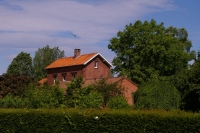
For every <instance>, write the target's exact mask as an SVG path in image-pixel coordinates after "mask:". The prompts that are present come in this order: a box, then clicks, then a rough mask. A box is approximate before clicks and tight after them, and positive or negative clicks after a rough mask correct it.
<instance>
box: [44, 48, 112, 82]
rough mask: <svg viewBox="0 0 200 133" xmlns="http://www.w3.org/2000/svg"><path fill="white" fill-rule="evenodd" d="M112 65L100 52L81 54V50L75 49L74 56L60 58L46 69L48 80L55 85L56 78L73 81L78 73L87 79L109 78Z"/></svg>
mask: <svg viewBox="0 0 200 133" xmlns="http://www.w3.org/2000/svg"><path fill="white" fill-rule="evenodd" d="M111 66H112V65H111V64H110V63H109V62H108V61H107V60H106V59H105V58H104V57H103V56H102V55H101V54H100V53H90V54H83V55H81V50H80V49H75V50H74V56H71V57H64V58H59V59H57V60H56V61H54V62H53V63H51V64H50V65H49V66H47V67H46V68H45V69H46V70H47V82H48V84H49V85H53V84H54V83H55V81H56V80H58V81H71V80H72V79H73V78H76V77H77V76H78V75H81V76H82V77H83V79H85V80H87V79H95V78H109V77H110V68H111Z"/></svg>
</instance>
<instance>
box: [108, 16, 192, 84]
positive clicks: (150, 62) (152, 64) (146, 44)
mask: <svg viewBox="0 0 200 133" xmlns="http://www.w3.org/2000/svg"><path fill="white" fill-rule="evenodd" d="M191 46H192V43H191V41H190V40H189V39H188V33H187V31H186V30H185V29H184V28H180V29H179V28H175V27H172V26H170V27H168V28H166V27H164V23H160V24H157V23H156V21H155V20H151V21H150V22H148V21H144V22H143V23H142V22H141V21H140V20H138V21H136V22H135V24H129V25H126V26H125V29H124V30H123V31H119V32H118V33H117V36H116V37H114V38H112V39H111V40H110V43H109V44H108V48H109V49H110V50H112V51H114V52H115V53H116V57H115V58H114V59H113V61H112V63H113V65H114V69H113V70H112V71H113V72H114V73H118V74H119V75H123V76H126V77H129V78H130V79H132V81H134V82H136V83H138V84H140V83H143V82H144V81H147V80H148V79H149V78H150V77H151V75H152V74H153V73H157V74H158V75H159V76H174V75H177V74H179V73H180V72H181V71H182V70H183V69H187V68H188V61H189V60H190V59H191V58H192V57H194V56H192V55H193V53H194V52H191V51H190V48H191Z"/></svg>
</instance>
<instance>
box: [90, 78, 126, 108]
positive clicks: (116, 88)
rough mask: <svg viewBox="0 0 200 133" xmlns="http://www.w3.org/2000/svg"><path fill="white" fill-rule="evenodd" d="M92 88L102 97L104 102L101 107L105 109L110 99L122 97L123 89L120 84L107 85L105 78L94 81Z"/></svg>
mask: <svg viewBox="0 0 200 133" xmlns="http://www.w3.org/2000/svg"><path fill="white" fill-rule="evenodd" d="M93 87H94V90H95V91H97V92H98V93H100V94H101V95H102V97H103V101H104V103H103V107H106V105H107V103H108V101H109V100H110V98H111V97H114V96H117V95H122V94H123V91H124V88H123V87H122V86H121V85H120V84H118V83H117V82H115V83H107V79H105V78H103V79H101V80H99V81H96V83H95V84H94V85H93Z"/></svg>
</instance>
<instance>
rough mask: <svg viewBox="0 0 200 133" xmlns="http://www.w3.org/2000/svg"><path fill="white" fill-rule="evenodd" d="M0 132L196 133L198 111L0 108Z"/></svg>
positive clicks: (199, 126) (199, 115) (199, 118)
mask: <svg viewBox="0 0 200 133" xmlns="http://www.w3.org/2000/svg"><path fill="white" fill-rule="evenodd" d="M0 131H1V132H2V133H5V132H15V133H19V132H24V133H49V132H53V133H64V132H65V133H80V132H81V133H98V132H100V133H103V132H104V133H105V132H107V133H120V132H122V133H127V132H136V133H141V132H149V133H158V132H159V133H173V132H177V133H185V132H189V133H196V132H200V114H199V113H186V112H182V111H168V112H167V111H163V110H157V111H155V110H151V111H134V110H111V111H107V110H100V109H98V110H94V109H93V110H91V109H84V110H83V109H80V110H77V109H37V110H32V109H20V110H19V109H0Z"/></svg>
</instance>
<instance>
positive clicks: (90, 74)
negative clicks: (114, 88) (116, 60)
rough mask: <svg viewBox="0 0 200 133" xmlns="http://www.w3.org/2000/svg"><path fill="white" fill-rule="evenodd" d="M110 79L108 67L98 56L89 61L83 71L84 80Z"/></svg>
mask: <svg viewBox="0 0 200 133" xmlns="http://www.w3.org/2000/svg"><path fill="white" fill-rule="evenodd" d="M95 61H97V62H98V65H97V68H95ZM109 77H110V66H108V65H107V63H106V62H105V61H103V59H102V58H100V56H97V57H96V58H94V59H93V60H91V61H90V62H89V63H88V64H87V66H86V67H85V69H84V78H85V79H94V78H109Z"/></svg>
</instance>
